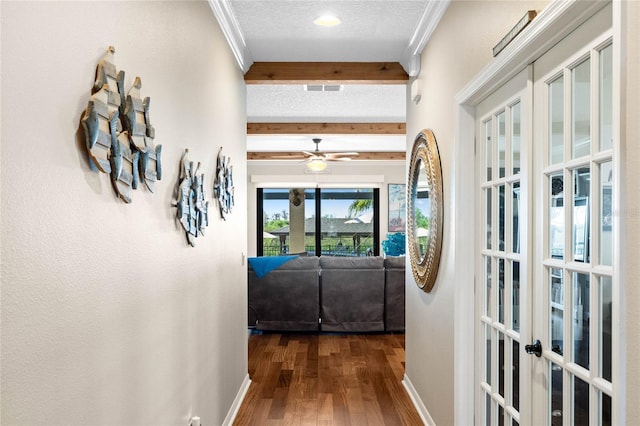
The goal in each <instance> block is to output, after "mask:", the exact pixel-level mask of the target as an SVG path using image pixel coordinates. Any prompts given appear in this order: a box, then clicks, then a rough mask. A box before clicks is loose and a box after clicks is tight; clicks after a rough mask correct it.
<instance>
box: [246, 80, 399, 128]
mask: <svg viewBox="0 0 640 426" xmlns="http://www.w3.org/2000/svg"><path fill="white" fill-rule="evenodd" d="M406 90H407V88H406V86H405V85H402V84H400V85H399V84H390V85H368V84H352V85H344V86H342V90H341V91H340V92H307V91H305V90H304V86H303V85H249V86H247V99H248V103H247V116H248V117H247V119H248V121H249V122H333V123H348V122H404V121H405V117H406V113H405V109H406V101H405V98H406Z"/></svg>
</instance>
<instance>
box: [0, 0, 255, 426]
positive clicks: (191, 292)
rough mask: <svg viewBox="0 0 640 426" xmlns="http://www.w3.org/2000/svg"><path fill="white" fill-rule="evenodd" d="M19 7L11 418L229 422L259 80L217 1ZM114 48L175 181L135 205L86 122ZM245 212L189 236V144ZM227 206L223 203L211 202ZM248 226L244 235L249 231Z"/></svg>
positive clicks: (11, 99) (9, 65)
mask: <svg viewBox="0 0 640 426" xmlns="http://www.w3.org/2000/svg"><path fill="white" fill-rule="evenodd" d="M1 8H2V9H1V18H2V148H1V159H2V160H1V177H2V179H1V184H2V186H1V188H2V209H1V214H2V216H1V217H2V225H1V229H2V251H1V253H2V301H1V308H2V317H1V318H2V340H1V343H2V353H1V356H2V376H1V379H2V383H1V385H2V399H1V401H2V404H1V411H2V415H1V416H2V417H1V419H0V423H2V424H47V425H53V424H69V425H71V424H78V425H86V424H92V425H102V424H104V425H106V424H111V425H115V424H118V425H124V424H128V425H133V424H156V425H161V424H167V425H187V424H188V419H189V418H190V416H192V415H198V416H200V417H201V418H202V422H203V424H208V425H219V424H221V423H222V421H223V419H224V418H225V416H226V415H227V412H228V410H229V408H230V406H231V405H232V402H233V400H234V398H235V396H236V394H237V392H238V390H239V389H240V387H241V384H242V383H243V380H244V379H245V377H246V374H247V338H246V266H244V265H243V264H242V254H243V253H246V237H244V235H245V232H246V231H245V228H246V227H245V224H246V221H247V217H246V213H245V211H246V210H245V199H246V161H245V160H244V156H245V151H246V141H245V126H246V116H245V104H246V101H245V98H246V96H245V85H244V82H243V79H242V73H241V72H240V71H239V70H238V67H237V65H236V63H235V61H234V58H233V56H232V55H231V53H230V51H229V49H228V47H227V44H226V42H225V39H224V37H223V35H222V33H221V32H220V30H219V28H218V25H217V23H216V20H215V18H214V17H213V14H212V13H211V10H210V7H209V5H208V3H207V2H205V1H200V2H186V1H168V2H66V1H61V2H57V1H52V2H22V1H20V2H8V1H3V2H2V4H1ZM109 45H114V46H115V47H116V54H115V60H116V65H117V67H118V68H119V69H122V70H124V71H125V72H126V87H127V90H128V88H129V87H130V86H131V83H132V82H133V80H134V78H135V76H140V77H141V78H142V94H143V96H150V97H151V121H152V124H153V125H154V126H155V128H156V135H157V136H156V143H157V144H162V145H163V153H162V162H163V168H164V170H163V172H164V173H163V178H162V181H161V182H159V185H158V187H157V191H156V193H155V194H151V193H149V192H148V191H146V190H144V189H139V190H137V191H136V192H135V193H134V196H133V203H132V204H130V205H125V204H124V203H122V202H121V201H119V200H118V199H116V197H115V196H114V193H113V190H112V187H111V184H110V181H109V177H108V176H107V175H105V174H99V173H97V172H93V171H91V170H90V169H89V165H88V162H87V156H86V154H85V151H84V146H83V144H82V143H81V142H80V140H79V134H78V129H79V123H80V117H81V115H82V112H83V110H84V108H85V107H86V105H87V101H88V99H89V95H90V89H91V86H92V84H93V79H94V75H95V69H96V64H97V62H98V61H99V59H100V58H101V57H102V55H103V53H104V51H105V50H106V49H107V47H108V46H109ZM221 145H222V146H224V151H223V152H224V153H226V154H228V155H230V156H231V157H232V158H233V159H234V162H233V166H234V172H235V190H236V208H235V209H234V211H233V214H232V215H231V217H230V218H229V219H228V220H227V221H226V222H222V221H221V220H220V219H219V215H218V213H217V212H216V211H215V209H214V206H212V207H211V212H210V224H209V227H208V228H207V232H206V236H204V237H202V238H198V240H197V246H196V247H195V248H191V247H188V246H187V244H186V242H185V236H184V233H183V232H182V231H181V229H180V228H179V226H178V225H177V224H176V221H175V220H174V217H175V212H176V210H175V208H174V207H172V203H173V199H174V187H175V184H176V182H177V179H178V169H179V161H180V158H181V155H182V153H183V149H184V148H189V150H190V159H192V160H195V161H201V162H202V171H204V172H205V184H206V187H207V190H208V195H209V197H211V193H212V190H211V187H212V180H213V173H214V170H215V157H216V154H217V148H218V147H219V146H221ZM210 200H211V201H212V202H213V200H212V199H211V198H210ZM238 237H240V238H238Z"/></svg>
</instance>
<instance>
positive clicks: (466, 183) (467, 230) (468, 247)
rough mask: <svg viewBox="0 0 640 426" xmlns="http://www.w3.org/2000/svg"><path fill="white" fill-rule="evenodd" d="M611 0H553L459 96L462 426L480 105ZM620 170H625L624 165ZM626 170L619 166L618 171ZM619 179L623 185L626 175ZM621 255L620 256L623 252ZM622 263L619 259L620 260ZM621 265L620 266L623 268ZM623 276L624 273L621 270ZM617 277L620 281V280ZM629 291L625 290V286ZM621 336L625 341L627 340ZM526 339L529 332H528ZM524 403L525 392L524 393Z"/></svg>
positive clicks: (457, 375)
mask: <svg viewBox="0 0 640 426" xmlns="http://www.w3.org/2000/svg"><path fill="white" fill-rule="evenodd" d="M606 4H607V2H583V1H572V2H567V1H553V2H552V3H550V4H549V5H548V6H547V7H546V8H545V9H544V10H542V11H541V12H540V13H539V14H538V16H537V17H536V18H535V19H534V20H533V22H532V23H531V24H530V25H529V26H528V27H527V28H525V29H524V30H523V31H522V33H520V35H519V36H518V37H517V38H516V39H515V40H514V41H513V42H511V44H510V45H508V46H507V47H506V48H505V49H504V50H503V51H502V52H501V53H500V55H499V56H498V57H496V58H495V59H494V60H493V61H491V62H490V63H489V64H488V65H487V66H486V67H485V68H484V69H483V70H482V71H481V72H480V73H479V74H478V75H477V76H476V77H475V78H474V79H473V80H471V81H470V82H469V83H468V84H467V85H466V86H465V87H464V88H463V89H462V90H461V91H460V92H458V94H457V95H456V97H455V100H454V108H455V124H454V132H455V133H454V147H455V148H454V149H455V155H454V164H453V170H454V179H453V181H454V188H455V190H454V194H455V195H454V197H453V206H452V209H451V211H453V212H455V215H454V218H453V227H452V232H453V233H454V247H455V252H454V256H455V259H456V261H455V263H456V264H457V265H459V266H462V265H464V266H465V267H457V268H455V269H456V275H455V279H454V310H455V312H454V318H455V322H454V347H455V359H454V389H455V390H454V413H455V423H456V424H474V423H475V422H474V398H475V393H474V390H475V384H476V380H475V379H476V378H475V368H474V366H475V364H476V363H475V360H474V341H475V332H474V330H475V321H474V320H475V283H474V271H475V267H474V266H475V263H474V262H475V258H476V252H475V245H474V244H469V243H468V236H469V235H475V227H476V224H475V216H476V214H475V211H474V209H469V208H463V207H462V206H465V205H466V206H468V203H469V200H473V199H475V196H476V194H475V190H474V188H475V182H474V174H473V173H469V172H468V171H469V170H475V155H474V147H475V106H476V105H478V104H479V103H480V102H481V101H482V100H483V99H484V98H486V97H487V96H488V95H489V94H491V93H492V92H493V91H495V90H496V89H497V88H499V87H500V86H502V85H503V84H504V83H506V82H507V81H509V80H510V79H511V78H512V77H514V76H515V75H516V74H517V73H518V72H520V71H521V70H522V69H523V68H524V67H526V66H527V65H528V64H530V63H532V62H534V61H535V60H536V59H537V58H539V57H540V56H542V54H544V53H545V52H546V51H547V50H549V49H550V48H551V47H552V46H554V45H555V44H556V43H557V42H559V41H560V40H562V39H563V38H564V37H566V36H567V35H568V34H569V33H571V32H572V31H573V30H575V29H576V28H577V27H578V26H580V25H581V24H582V23H583V22H585V21H586V20H587V19H588V18H589V17H591V16H592V15H594V14H595V13H596V12H597V11H598V10H600V9H601V8H602V7H604V6H605V5H606ZM622 7H623V6H622V5H620V2H618V1H614V2H613V34H614V55H613V61H614V63H613V69H614V105H613V107H614V126H613V127H614V144H615V145H614V152H616V153H619V143H620V137H619V136H620V114H619V113H618V114H616V111H620V105H619V103H620V96H619V91H620V77H619V75H620V57H621V53H620V52H621V50H624V47H625V46H623V45H622V42H623V41H622V40H621V37H619V36H620V34H621V26H622V11H621V8H622ZM617 156H619V154H615V155H614V162H615V163H617V164H620V162H619V160H620V159H619V158H616V157H617ZM618 169H619V168H618ZM619 173H620V171H619V170H616V174H619ZM616 182H618V185H621V180H620V176H616ZM619 207H620V206H619V200H614V209H615V208H619ZM619 237H620V236H619V235H617V234H616V233H614V235H613V241H614V247H619V243H618V242H619V241H620V239H619ZM618 257H620V256H618ZM618 262H619V261H618ZM620 266H621V265H619V264H617V263H616V264H614V269H615V270H617V271H620V270H621V269H620ZM616 275H617V276H619V275H621V274H616ZM616 281H617V282H616ZM620 284H621V283H620V278H614V283H613V288H614V293H613V299H614V302H617V306H618V309H616V310H615V311H614V318H613V324H614V327H615V325H616V324H618V325H619V324H621V318H624V312H623V309H624V305H623V304H622V303H620V302H621V299H620V298H621V291H618V290H616V289H621V288H622V286H621V285H620ZM622 291H623V290H622ZM623 336H624V335H623V334H621V338H620V339H621V340H623V339H624V337H623ZM523 339H524V335H523ZM612 343H613V347H614V348H616V347H617V348H621V347H623V343H624V342H621V341H616V340H615V338H614V341H613V342H612ZM621 352H623V351H619V352H618V355H617V356H616V352H615V349H614V358H613V359H614V363H613V364H614V367H613V371H612V374H613V377H612V378H613V381H614V392H613V394H614V400H613V401H614V402H613V407H612V410H613V413H612V414H613V422H614V424H624V422H625V413H624V397H623V395H620V394H619V392H620V391H621V390H622V389H623V388H624V377H623V374H622V373H623V371H624V368H623V367H622V363H621V361H623V359H621V357H623V356H624V355H623V354H621ZM522 397H523V398H522V400H523V401H524V400H525V399H524V398H525V397H527V396H526V395H525V394H523V395H522Z"/></svg>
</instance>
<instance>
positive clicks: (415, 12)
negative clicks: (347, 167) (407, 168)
mask: <svg viewBox="0 0 640 426" xmlns="http://www.w3.org/2000/svg"><path fill="white" fill-rule="evenodd" d="M223 3H224V4H226V5H228V6H229V8H228V9H227V10H226V13H227V14H228V15H230V16H231V18H230V19H228V20H227V21H228V22H230V23H231V24H230V25H231V27H233V28H234V29H235V32H236V33H237V34H239V35H240V37H239V39H240V40H242V42H239V43H236V46H242V45H243V44H246V52H245V53H246V57H247V58H250V61H254V62H401V63H403V66H406V60H407V58H408V57H411V55H415V53H416V49H417V48H419V49H420V50H421V48H422V47H421V46H423V43H424V40H425V37H428V34H429V30H430V29H432V28H435V25H436V24H437V21H438V20H439V17H440V16H441V15H442V13H444V9H445V8H446V5H445V6H441V5H444V4H447V3H448V2H447V1H443V0H436V1H432V0H341V1H325V0H224V1H223ZM434 5H435V6H434ZM438 9H439V12H434V10H438ZM214 10H215V8H214ZM326 13H331V14H334V15H336V16H337V17H339V18H340V19H341V21H342V23H341V24H340V25H338V26H336V27H330V28H326V27H318V26H316V25H314V23H313V21H314V19H316V18H317V17H319V16H321V15H324V14H326ZM219 14H220V13H219ZM223 28H224V26H223ZM231 32H233V31H231ZM240 50H241V51H242V49H240ZM403 58H404V61H403ZM240 62H241V63H244V62H243V60H242V59H240ZM249 63H250V62H249ZM414 71H415V70H414ZM407 72H409V70H407ZM406 91H407V88H406V86H405V85H345V86H343V90H342V91H341V92H306V91H304V88H303V86H302V85H295V86H294V85H248V86H247V116H248V121H249V122H405V121H406ZM316 136H318V137H322V138H323V142H322V149H324V150H327V151H329V150H332V151H333V150H342V151H404V150H405V146H406V143H405V137H404V136H398V135H394V136H383V135H376V136H366V135H365V136H360V135H282V136H277V135H276V136H272V135H249V136H248V139H247V149H248V151H300V150H312V148H313V144H312V143H311V142H310V140H311V138H312V137H316Z"/></svg>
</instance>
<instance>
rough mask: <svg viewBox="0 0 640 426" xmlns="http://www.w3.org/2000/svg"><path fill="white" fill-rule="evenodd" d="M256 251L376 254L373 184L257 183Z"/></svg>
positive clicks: (376, 209) (261, 253)
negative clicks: (304, 185)
mask: <svg viewBox="0 0 640 426" xmlns="http://www.w3.org/2000/svg"><path fill="white" fill-rule="evenodd" d="M257 205H258V217H259V218H260V219H259V221H258V227H257V229H258V235H257V236H256V237H257V241H258V244H257V248H258V250H257V252H258V256H278V255H284V254H305V255H316V256H320V255H323V256H344V257H359V256H372V255H378V254H379V245H380V244H379V241H380V239H379V228H380V227H379V218H378V217H379V190H378V189H377V188H315V189H309V188H259V189H258V203H257Z"/></svg>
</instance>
